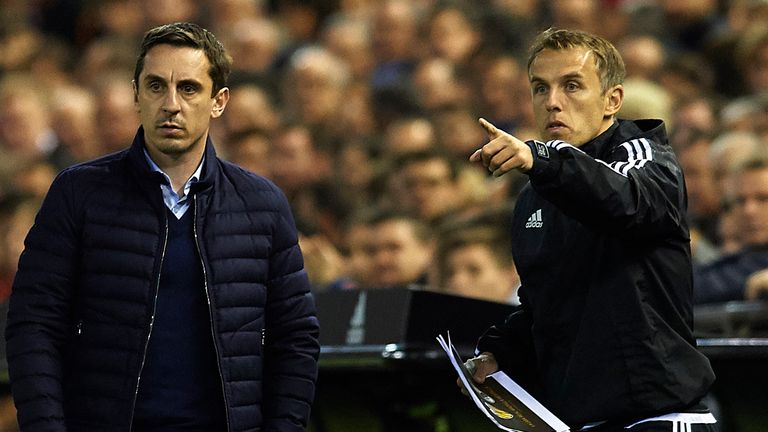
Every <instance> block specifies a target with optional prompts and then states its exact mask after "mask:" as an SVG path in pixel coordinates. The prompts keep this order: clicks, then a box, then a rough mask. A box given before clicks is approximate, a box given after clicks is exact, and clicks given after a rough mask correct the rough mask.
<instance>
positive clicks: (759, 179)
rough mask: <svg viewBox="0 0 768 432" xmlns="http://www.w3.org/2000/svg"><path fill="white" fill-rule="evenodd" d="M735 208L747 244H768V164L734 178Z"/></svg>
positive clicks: (743, 238) (738, 174) (736, 175)
mask: <svg viewBox="0 0 768 432" xmlns="http://www.w3.org/2000/svg"><path fill="white" fill-rule="evenodd" d="M733 187H734V188H733V194H734V210H735V214H736V215H737V216H739V217H740V218H739V220H740V226H741V228H740V231H741V238H742V240H743V242H744V243H745V244H752V245H765V244H768V166H766V167H762V168H754V169H748V170H745V171H743V172H741V173H737V174H735V175H734V178H733Z"/></svg>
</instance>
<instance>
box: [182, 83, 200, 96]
mask: <svg viewBox="0 0 768 432" xmlns="http://www.w3.org/2000/svg"><path fill="white" fill-rule="evenodd" d="M196 90H197V89H196V88H195V86H193V85H184V86H181V91H182V93H186V94H192V93H194V92H195V91H196Z"/></svg>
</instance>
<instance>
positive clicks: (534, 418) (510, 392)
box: [437, 333, 569, 432]
mask: <svg viewBox="0 0 768 432" xmlns="http://www.w3.org/2000/svg"><path fill="white" fill-rule="evenodd" d="M447 336H448V338H447V340H446V339H445V338H444V337H443V335H439V336H438V337H437V341H438V342H439V343H440V346H441V347H442V348H443V350H444V351H445V353H446V354H448V358H449V359H450V360H451V364H452V365H453V368H454V369H455V370H456V372H457V373H458V374H459V379H460V380H461V382H462V383H463V384H464V387H465V388H466V389H467V392H468V393H469V396H470V397H471V398H472V400H473V401H474V402H475V405H477V407H478V408H479V409H480V411H482V412H483V413H484V414H485V415H486V416H487V417H488V418H489V419H491V421H492V422H493V423H494V424H496V426H498V427H499V429H501V430H505V431H510V432H568V431H569V429H568V425H566V424H565V423H563V422H562V421H560V419H558V418H557V417H555V415H554V414H552V413H551V412H550V411H549V410H547V409H546V408H545V407H544V406H543V405H541V403H539V402H538V401H537V400H536V399H534V398H533V396H531V395H530V394H528V392H526V391H525V390H524V389H523V388H522V387H520V386H519V385H518V384H517V383H516V382H514V381H513V380H512V379H511V378H509V376H507V374H505V373H504V372H502V371H499V372H496V373H493V374H491V375H489V376H488V378H486V380H485V382H484V383H482V384H478V383H476V382H474V380H473V379H472V374H471V373H470V372H469V370H467V368H466V367H465V366H464V362H463V361H462V360H461V356H460V355H459V353H458V352H457V351H456V348H455V347H454V346H453V344H452V343H451V335H450V333H449V334H448V335H447Z"/></svg>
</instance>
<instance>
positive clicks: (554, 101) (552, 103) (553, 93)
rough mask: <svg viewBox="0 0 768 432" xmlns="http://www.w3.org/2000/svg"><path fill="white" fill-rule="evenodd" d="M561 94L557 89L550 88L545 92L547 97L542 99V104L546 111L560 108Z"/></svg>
mask: <svg viewBox="0 0 768 432" xmlns="http://www.w3.org/2000/svg"><path fill="white" fill-rule="evenodd" d="M561 97H562V94H561V92H560V91H559V90H557V89H555V88H552V89H550V90H549V92H548V93H547V98H546V100H545V101H544V106H545V107H546V108H547V111H554V110H560V109H562V103H561V101H560V99H561Z"/></svg>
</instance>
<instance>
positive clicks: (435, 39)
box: [426, 2, 483, 77]
mask: <svg viewBox="0 0 768 432" xmlns="http://www.w3.org/2000/svg"><path fill="white" fill-rule="evenodd" d="M426 27H427V32H428V42H429V46H430V48H431V51H432V53H433V54H434V55H435V56H437V57H439V58H442V59H445V60H447V61H449V62H450V63H451V64H453V65H454V66H455V67H456V68H457V73H458V74H459V75H460V76H462V77H465V76H472V74H474V73H475V72H479V70H480V65H479V64H477V63H478V60H479V57H480V56H479V54H480V51H481V47H482V46H483V33H482V32H481V31H480V30H481V27H480V26H479V16H478V14H477V12H476V8H474V7H472V6H471V5H470V4H464V3H458V2H453V3H451V2H438V3H437V4H436V5H435V7H434V8H433V10H432V15H431V17H430V18H429V22H427V23H426Z"/></svg>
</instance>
